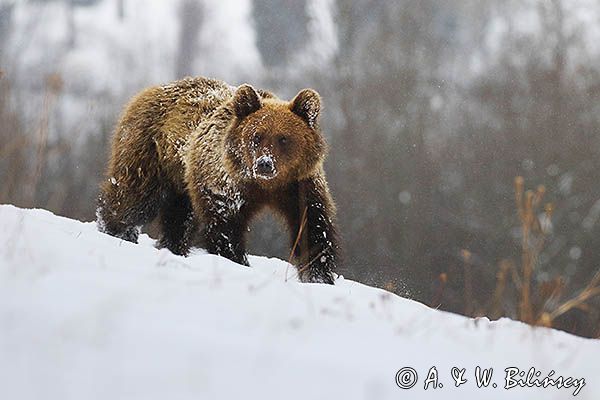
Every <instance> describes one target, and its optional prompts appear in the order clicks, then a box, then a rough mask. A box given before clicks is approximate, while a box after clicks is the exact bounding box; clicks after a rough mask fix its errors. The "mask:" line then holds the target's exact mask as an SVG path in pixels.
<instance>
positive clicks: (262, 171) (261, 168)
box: [252, 154, 277, 179]
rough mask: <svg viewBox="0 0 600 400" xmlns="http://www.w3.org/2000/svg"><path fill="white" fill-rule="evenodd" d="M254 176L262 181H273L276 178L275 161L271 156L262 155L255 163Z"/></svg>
mask: <svg viewBox="0 0 600 400" xmlns="http://www.w3.org/2000/svg"><path fill="white" fill-rule="evenodd" d="M252 169H253V172H254V176H255V177H258V178H262V179H271V178H273V177H275V175H276V174H277V171H276V170H275V161H274V160H273V157H272V156H270V155H266V154H265V155H262V156H260V157H258V158H257V159H256V160H255V161H254V166H253V168H252Z"/></svg>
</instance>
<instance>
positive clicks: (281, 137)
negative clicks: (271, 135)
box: [277, 136, 288, 146]
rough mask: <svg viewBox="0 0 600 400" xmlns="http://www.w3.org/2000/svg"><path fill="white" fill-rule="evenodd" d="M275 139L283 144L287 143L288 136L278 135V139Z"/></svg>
mask: <svg viewBox="0 0 600 400" xmlns="http://www.w3.org/2000/svg"><path fill="white" fill-rule="evenodd" d="M277 140H278V142H279V144H280V145H281V146H285V145H287V144H288V138H286V137H285V136H279V139H277Z"/></svg>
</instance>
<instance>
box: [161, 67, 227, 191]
mask: <svg viewBox="0 0 600 400" xmlns="http://www.w3.org/2000/svg"><path fill="white" fill-rule="evenodd" d="M234 89H235V88H232V87H231V86H229V85H228V84H226V83H225V82H222V81H219V80H215V79H209V78H203V77H198V78H186V79H182V80H179V81H175V82H173V83H170V84H168V85H164V86H161V87H159V98H160V101H161V102H162V103H163V106H164V115H163V117H162V118H161V121H162V124H161V126H160V128H159V130H158V135H157V137H156V139H155V141H156V143H157V150H158V153H159V158H160V159H162V165H163V168H164V172H166V173H167V175H169V176H168V178H170V180H171V181H172V182H173V183H174V184H175V186H178V187H181V188H182V187H183V186H182V185H183V181H182V175H181V173H182V171H183V168H184V167H183V158H184V156H185V151H186V147H187V143H188V140H189V137H190V136H191V134H192V132H193V131H194V130H195V129H196V128H197V127H198V126H199V125H200V123H202V122H203V121H205V120H207V119H208V118H210V115H211V114H212V113H213V111H215V110H216V109H217V108H218V107H219V106H220V105H222V104H223V103H224V102H225V101H227V100H228V99H229V98H231V96H232V95H233V90H234ZM180 185H181V186H180Z"/></svg>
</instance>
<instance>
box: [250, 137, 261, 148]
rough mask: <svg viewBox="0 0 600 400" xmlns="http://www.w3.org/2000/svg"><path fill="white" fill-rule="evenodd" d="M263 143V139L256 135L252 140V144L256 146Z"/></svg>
mask: <svg viewBox="0 0 600 400" xmlns="http://www.w3.org/2000/svg"><path fill="white" fill-rule="evenodd" d="M261 141H262V137H261V136H260V135H255V136H254V137H253V138H252V144H254V145H255V146H258V145H259V144H260V142H261Z"/></svg>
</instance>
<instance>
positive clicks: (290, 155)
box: [225, 85, 327, 187]
mask: <svg viewBox="0 0 600 400" xmlns="http://www.w3.org/2000/svg"><path fill="white" fill-rule="evenodd" d="M231 109H232V113H233V118H234V121H233V122H232V124H231V125H230V128H229V130H228V132H227V136H226V138H225V141H226V142H225V144H226V148H227V158H228V162H227V163H226V165H228V166H229V169H230V171H228V172H229V173H230V174H232V175H234V176H235V175H237V176H241V177H242V179H246V180H252V181H255V182H256V183H257V184H259V185H260V186H263V187H278V186H280V185H283V184H286V183H289V182H292V181H295V180H301V179H304V178H307V177H309V176H311V175H313V174H314V173H315V172H317V171H318V170H319V169H320V168H321V166H322V164H323V160H324V158H325V155H326V152H327V146H326V144H325V140H324V139H323V136H322V134H321V131H320V129H319V113H320V110H321V98H320V96H319V94H318V93H317V92H315V91H314V90H312V89H304V90H301V91H300V92H299V93H298V94H297V95H296V96H295V97H294V99H293V100H292V101H290V102H287V101H282V100H279V99H277V98H274V97H271V96H268V95H263V96H261V95H260V94H259V93H258V92H257V91H256V90H255V89H254V88H253V87H252V86H250V85H242V86H240V87H239V88H238V89H237V90H236V91H235V93H234V95H233V98H232V99H231Z"/></svg>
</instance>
